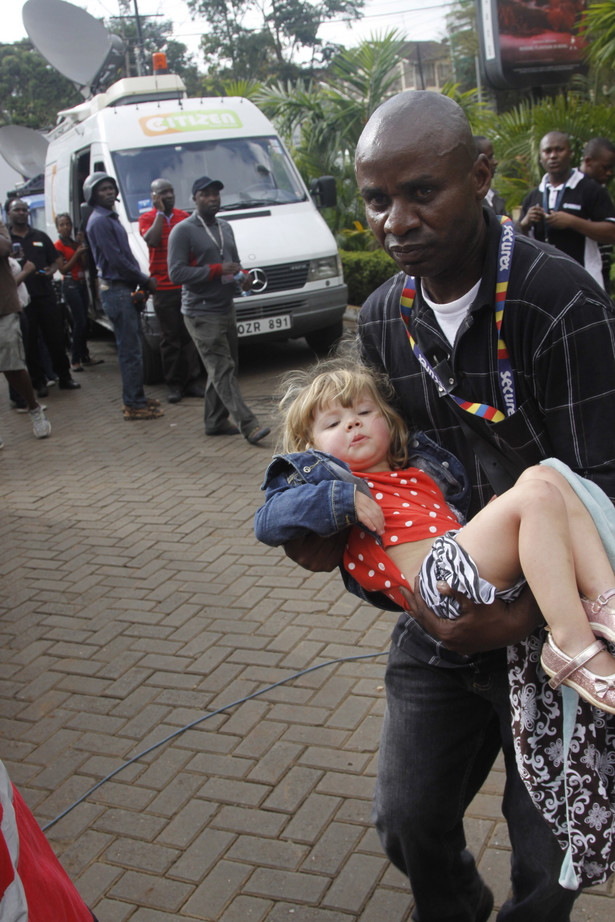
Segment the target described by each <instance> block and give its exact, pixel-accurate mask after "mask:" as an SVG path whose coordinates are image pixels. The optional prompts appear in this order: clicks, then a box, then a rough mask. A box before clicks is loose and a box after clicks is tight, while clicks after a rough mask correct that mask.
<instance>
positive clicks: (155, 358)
mask: <svg viewBox="0 0 615 922" xmlns="http://www.w3.org/2000/svg"><path fill="white" fill-rule="evenodd" d="M141 346H142V351H143V383H144V384H161V383H162V378H163V374H162V356H161V355H160V349H155V348H153V347H152V346H151V344H150V343H149V342H148V341H147V338H146V337H145V336H143V335H141Z"/></svg>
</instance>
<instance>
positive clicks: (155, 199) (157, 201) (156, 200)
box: [152, 192, 164, 217]
mask: <svg viewBox="0 0 615 922" xmlns="http://www.w3.org/2000/svg"><path fill="white" fill-rule="evenodd" d="M152 205H153V206H154V208H155V209H156V211H157V212H158V213H159V214H162V213H163V212H164V202H163V201H162V199H161V197H160V193H159V192H152ZM156 217H158V215H156Z"/></svg>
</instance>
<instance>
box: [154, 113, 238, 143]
mask: <svg viewBox="0 0 615 922" xmlns="http://www.w3.org/2000/svg"><path fill="white" fill-rule="evenodd" d="M139 123H140V125H141V128H142V130H143V133H144V134H147V135H149V136H150V137H156V136H158V135H162V134H177V133H178V132H180V131H202V130H203V129H207V128H210V129H212V130H218V129H220V128H241V127H242V125H241V121H240V120H239V116H237V115H236V114H235V113H234V112H229V110H228V109H227V110H226V111H222V112H220V111H219V110H217V109H205V110H200V109H199V110H197V111H196V112H166V113H163V114H162V115H150V116H147V117H144V118H140V119H139Z"/></svg>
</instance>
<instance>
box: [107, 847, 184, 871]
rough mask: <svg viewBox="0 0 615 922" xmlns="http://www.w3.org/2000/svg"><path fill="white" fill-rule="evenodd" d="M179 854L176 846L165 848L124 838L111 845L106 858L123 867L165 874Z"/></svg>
mask: <svg viewBox="0 0 615 922" xmlns="http://www.w3.org/2000/svg"><path fill="white" fill-rule="evenodd" d="M179 854H180V852H179V850H178V849H176V848H175V849H174V848H165V847H163V846H161V845H158V844H154V843H152V842H143V841H141V842H139V841H137V840H135V839H132V838H123V839H117V840H116V841H115V842H114V843H113V844H112V845H110V846H109V848H108V849H107V851H106V852H105V859H106V860H107V861H109V862H110V863H111V864H117V865H119V866H120V867H122V868H132V869H133V870H136V871H150V872H153V873H154V874H159V875H164V874H165V872H166V871H167V870H168V869H169V868H170V867H171V865H173V864H174V863H175V862H176V860H177V857H178V855H179Z"/></svg>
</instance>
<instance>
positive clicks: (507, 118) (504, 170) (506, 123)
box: [491, 93, 615, 208]
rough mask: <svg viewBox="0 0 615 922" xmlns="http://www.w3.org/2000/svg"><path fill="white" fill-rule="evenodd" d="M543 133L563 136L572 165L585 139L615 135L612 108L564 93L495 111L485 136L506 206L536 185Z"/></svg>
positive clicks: (613, 110) (514, 203) (515, 201)
mask: <svg viewBox="0 0 615 922" xmlns="http://www.w3.org/2000/svg"><path fill="white" fill-rule="evenodd" d="M549 131H563V132H565V133H566V134H567V135H568V136H569V138H570V145H571V148H572V155H573V160H572V162H573V164H578V163H580V161H581V153H582V150H583V146H584V144H585V142H586V141H588V140H589V139H590V138H593V137H598V136H600V137H607V138H612V137H615V108H614V107H613V106H611V105H597V104H596V103H595V102H593V101H591V100H589V99H583V98H582V97H581V96H579V95H577V94H574V93H568V94H566V95H564V94H561V95H559V96H556V97H555V98H554V99H543V100H540V101H539V102H531V101H528V100H526V101H524V102H522V103H520V104H519V105H518V106H517V107H516V108H515V109H512V110H511V111H510V112H505V113H503V114H502V115H500V116H499V117H498V118H497V120H496V121H495V122H494V130H493V133H492V135H491V137H492V138H493V143H494V148H495V152H496V156H497V157H498V160H499V168H498V173H497V177H496V185H497V188H498V191H499V192H500V193H501V194H502V195H503V196H504V197H505V199H506V203H507V205H508V207H509V208H513V207H514V206H515V205H519V204H520V203H521V201H522V199H523V197H524V196H525V194H526V193H527V192H529V190H530V189H532V188H533V187H534V186H536V185H537V184H538V183H539V181H540V178H541V176H542V172H543V171H542V169H541V167H540V141H541V139H542V138H543V137H544V136H545V134H547V133H548V132H549Z"/></svg>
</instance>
